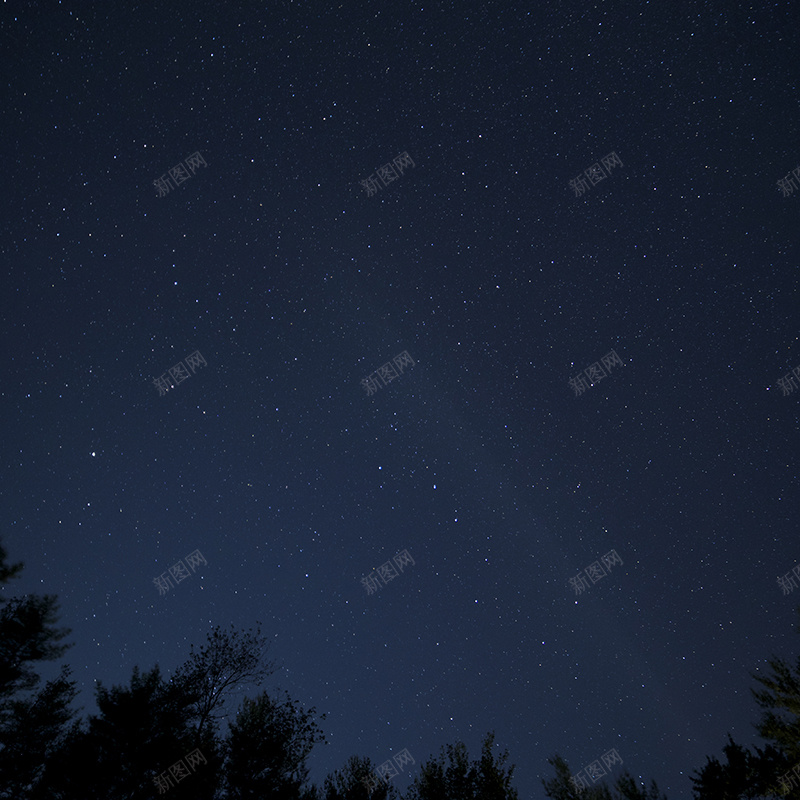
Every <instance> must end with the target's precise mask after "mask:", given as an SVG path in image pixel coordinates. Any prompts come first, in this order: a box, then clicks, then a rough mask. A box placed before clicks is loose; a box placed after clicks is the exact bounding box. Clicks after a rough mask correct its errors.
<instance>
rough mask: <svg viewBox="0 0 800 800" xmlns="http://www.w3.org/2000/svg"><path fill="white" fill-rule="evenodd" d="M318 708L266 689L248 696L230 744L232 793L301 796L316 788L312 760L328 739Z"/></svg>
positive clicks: (237, 797) (249, 799) (243, 799)
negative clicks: (316, 748) (276, 697)
mask: <svg viewBox="0 0 800 800" xmlns="http://www.w3.org/2000/svg"><path fill="white" fill-rule="evenodd" d="M314 711H315V710H314V709H313V708H312V709H310V710H308V711H304V710H303V709H302V708H301V707H300V705H299V704H298V703H296V702H294V701H292V700H291V699H289V698H288V697H287V698H286V700H285V701H284V702H282V703H278V702H276V701H275V700H273V699H272V698H270V697H269V695H267V693H266V692H261V693H259V694H258V695H257V696H256V698H255V699H253V700H251V699H249V698H245V700H244V701H243V702H242V707H241V709H240V710H239V713H238V714H237V715H236V720H235V721H234V722H233V723H232V724H231V726H230V734H229V736H228V739H227V742H226V744H225V754H226V762H225V770H224V771H225V788H226V797H228V798H230V800H267V798H270V800H300V798H302V797H303V796H304V793H305V792H306V791H307V790H309V789H310V787H308V786H307V778H308V767H307V766H306V760H307V758H308V756H309V754H310V753H311V749H312V748H313V746H314V745H315V744H316V743H317V742H321V741H324V737H323V736H322V734H321V732H320V729H319V727H318V726H317V723H316V722H315V721H314Z"/></svg>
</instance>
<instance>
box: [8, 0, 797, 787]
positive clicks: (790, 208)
mask: <svg viewBox="0 0 800 800" xmlns="http://www.w3.org/2000/svg"><path fill="white" fill-rule="evenodd" d="M734 5H735V4H733V3H730V2H723V1H722V0H715V1H714V2H687V1H686V0H670V2H668V3H655V2H619V1H617V0H615V1H614V2H604V3H597V4H587V3H585V2H578V1H577V0H559V2H552V1H551V0H543V1H542V2H536V3H533V4H523V3H494V2H488V3H487V2H485V1H482V2H473V0H463V1H462V2H451V3H447V2H444V3H443V2H436V0H434V2H432V3H430V4H428V3H421V2H400V1H399V0H398V1H396V2H388V3H377V2H376V3H355V4H352V3H345V4H342V5H337V4H335V3H334V4H328V3H315V4H312V3H307V2H287V1H286V0H278V2H275V3H270V4H263V7H262V4H259V3H236V2H233V3H230V2H227V3H218V2H217V3H208V2H205V0H200V1H198V0H193V2H191V3H188V2H180V1H179V0H173V1H172V2H168V3H158V4H156V3H152V4H149V3H145V4H134V5H133V7H131V6H130V4H127V3H103V4H99V3H98V4H89V3H85V4H70V3H63V2H62V3H31V2H29V3H20V4H18V3H10V2H6V3H4V5H3V6H2V21H0V52H2V65H3V80H2V83H3V95H2V100H3V102H2V103H0V120H1V122H2V124H1V125H0V137H2V150H3V180H2V191H0V199H1V200H0V201H1V202H2V207H1V209H0V210H2V215H1V218H0V254H1V255H2V265H3V282H4V285H3V290H2V292H1V293H0V320H1V321H2V332H3V336H2V344H0V351H1V352H2V362H1V364H0V419H2V427H3V435H2V440H3V443H2V450H0V453H2V460H1V461H0V464H1V465H2V480H1V481H0V503H1V504H2V506H1V507H2V511H3V517H2V518H3V526H2V530H0V536H1V537H2V543H3V544H4V546H5V547H6V548H7V550H8V553H9V559H10V560H11V561H12V562H16V561H19V560H22V561H23V562H24V563H25V570H24V571H23V573H22V577H21V579H19V580H16V581H12V582H11V583H10V584H9V585H7V586H6V587H5V589H4V590H3V592H4V594H5V596H13V595H20V594H24V593H26V592H36V593H40V594H44V593H52V594H56V595H58V598H59V601H60V608H61V617H60V624H61V625H64V626H68V627H70V628H72V633H71V635H70V637H69V638H68V639H67V641H70V642H73V643H74V647H72V648H71V649H70V650H68V651H67V653H66V654H65V656H64V658H63V661H64V662H65V663H68V664H70V665H71V666H72V668H73V678H74V679H75V680H77V685H78V689H79V690H80V696H79V701H80V708H82V715H85V714H87V713H92V712H94V711H95V710H96V708H95V705H94V686H95V682H96V681H97V680H100V681H102V682H103V683H104V684H105V685H107V686H109V685H111V684H127V683H129V681H130V677H131V671H132V669H133V667H134V666H135V665H139V666H140V667H142V668H143V669H146V668H150V667H152V666H153V665H154V664H155V663H158V664H159V665H160V666H161V668H162V670H163V671H164V672H165V673H167V674H169V673H171V672H172V671H173V670H174V669H175V668H176V667H177V666H178V665H180V664H181V663H183V662H184V661H185V660H186V659H187V658H188V655H189V646H190V644H192V643H193V644H194V645H195V646H196V647H197V646H201V645H203V644H204V643H205V640H206V634H207V633H208V632H209V631H210V630H211V629H212V628H213V626H215V625H223V626H224V627H226V628H229V627H230V624H231V623H233V624H234V625H235V626H237V627H238V628H241V629H247V628H251V627H254V626H255V625H256V624H257V623H258V622H260V623H261V626H262V630H263V632H264V633H265V634H266V635H267V636H268V637H269V638H270V639H271V640H272V641H273V645H272V651H271V655H272V657H273V658H274V659H275V660H276V661H277V662H278V666H279V669H278V671H277V672H276V673H275V675H274V676H273V677H272V678H271V679H270V681H271V683H270V684H269V686H268V687H267V688H268V689H270V690H272V689H279V690H281V691H282V690H286V691H288V692H289V694H290V695H291V696H292V697H293V698H295V699H297V700H299V701H300V702H302V703H303V704H304V705H306V706H316V708H317V710H318V712H319V713H323V712H325V713H327V715H328V716H327V719H326V720H325V721H324V723H323V724H322V728H323V730H324V732H325V734H326V737H327V739H328V743H327V744H325V745H319V746H317V748H316V749H315V750H314V753H313V754H312V757H311V761H310V765H311V777H312V779H314V780H315V781H317V782H321V781H322V779H323V778H324V776H325V775H326V774H327V773H328V772H330V771H332V770H334V769H336V768H339V767H341V766H342V765H343V763H344V761H345V760H346V759H347V758H348V757H349V756H350V755H353V754H359V755H362V756H369V757H370V758H371V759H372V761H373V763H375V764H380V763H382V762H384V761H386V760H387V759H390V758H392V757H393V756H394V755H396V754H397V753H399V752H400V751H401V750H403V749H408V751H409V752H410V754H411V755H412V756H413V757H414V758H415V760H416V762H417V764H416V766H412V767H410V768H409V769H407V770H406V771H405V772H404V773H402V774H401V775H400V776H399V777H397V778H395V780H394V783H395V785H396V786H397V787H398V788H399V789H401V790H403V789H405V787H406V786H408V784H409V782H410V780H411V779H412V778H413V776H414V774H415V771H417V770H418V769H419V763H420V762H421V761H424V760H426V759H427V758H428V757H429V756H431V755H433V754H436V753H438V751H439V748H440V747H441V746H442V745H444V744H446V743H451V742H455V741H456V740H458V739H461V740H463V741H464V742H465V743H466V744H467V746H468V747H469V749H470V753H471V755H472V756H477V754H478V750H479V745H480V741H481V740H482V738H483V736H484V734H485V733H486V732H487V731H489V730H492V729H494V730H496V732H497V739H498V743H499V744H500V746H502V747H507V748H508V750H509V752H510V760H511V761H513V762H515V763H516V764H517V771H516V775H515V781H514V785H515V786H516V787H517V788H518V789H519V791H520V796H521V798H524V800H528V798H531V799H533V798H536V799H537V800H538V798H542V797H544V792H543V789H542V787H541V778H543V777H544V778H551V777H553V774H554V773H553V770H552V768H551V767H550V766H549V765H548V764H547V758H548V757H550V756H552V755H554V754H555V753H556V752H558V753H560V754H561V755H563V756H564V757H565V758H566V759H567V761H568V762H569V765H570V767H571V768H572V770H573V772H577V771H578V770H579V769H581V768H582V767H584V766H585V765H587V764H588V763H589V762H592V761H594V760H596V759H599V758H600V757H601V756H602V754H604V753H606V752H607V751H609V750H611V749H612V748H614V749H616V750H617V751H618V753H619V755H620V756H621V758H622V759H623V762H624V768H627V769H628V770H630V771H631V773H633V774H634V775H635V776H637V777H638V776H641V777H642V778H643V779H646V780H647V781H648V782H649V780H650V779H653V778H654V779H655V780H656V781H657V782H658V783H659V786H660V788H661V789H662V790H664V791H665V792H666V793H667V794H668V795H669V797H670V800H675V799H676V798H686V797H689V795H690V781H689V777H688V776H689V774H690V773H691V772H692V771H693V770H694V769H697V768H700V767H702V766H703V764H704V763H705V756H706V755H719V754H721V748H722V746H723V745H724V744H725V736H726V733H727V732H728V731H730V732H731V733H732V734H733V737H734V739H736V740H737V741H740V742H741V743H743V744H748V745H749V744H753V743H760V740H758V739H757V738H756V737H755V733H754V731H753V728H752V723H753V722H755V721H756V720H757V719H758V716H759V714H758V709H757V707H756V705H755V703H754V701H753V700H752V699H751V695H750V687H752V686H754V685H755V684H754V681H753V680H752V678H751V677H750V672H752V671H756V670H758V669H759V668H760V669H761V670H763V669H764V665H765V661H766V659H767V657H769V656H770V655H778V656H782V657H788V658H792V659H793V658H794V656H795V655H796V653H797V634H796V633H795V631H794V628H795V622H796V612H795V608H796V606H797V604H798V601H800V590H796V592H795V593H794V594H791V595H785V594H784V593H783V592H782V590H781V588H780V587H779V585H778V583H777V577H778V576H780V575H784V574H785V573H787V572H790V571H791V570H792V569H793V567H794V566H795V565H796V564H797V563H798V561H800V549H798V544H797V543H798V533H797V520H798V510H800V508H799V506H800V492H798V488H797V479H798V447H797V445H798V435H797V427H798V417H799V416H800V415H799V414H798V402H799V401H800V388H798V389H794V390H793V391H792V392H791V393H788V394H787V392H786V391H785V390H782V389H781V387H780V386H779V384H778V381H779V379H781V378H782V377H783V376H785V375H786V374H787V373H790V372H791V370H792V369H794V368H795V367H797V366H798V365H800V335H799V334H798V325H797V322H798V318H799V317H800V314H798V308H800V291H798V278H797V269H798V266H797V265H798V242H800V237H798V233H797V231H798V214H799V213H800V207H799V206H798V203H800V188H797V187H800V183H798V181H797V180H796V179H793V180H794V183H793V184H792V185H790V191H781V189H780V188H779V186H778V181H779V180H781V179H783V178H784V177H786V176H787V175H788V176H789V178H791V172H792V170H794V169H795V168H796V167H798V165H799V164H800V136H799V135H798V134H799V133H800V130H799V128H800V126H799V125H798V79H799V78H800V66H799V64H798V53H799V52H800V47H799V45H800V41H798V40H799V39H800V34H799V31H800V26H798V21H800V18H798V16H797V7H796V4H794V3H791V2H783V1H781V2H771V3H768V4H752V5H753V7H752V8H750V7H748V6H749V5H750V4H739V7H738V8H734V7H733V6H734ZM404 154H405V156H407V157H408V160H405V156H404ZM612 154H615V155H616V160H617V161H618V162H619V163H614V164H613V166H612V168H611V169H610V170H605V171H604V172H605V174H604V175H603V179H601V180H597V182H596V183H595V182H594V179H595V178H596V177H597V176H598V173H596V172H594V171H592V170H591V169H590V168H591V167H592V166H593V165H595V164H599V165H600V166H601V167H602V165H603V161H602V160H603V159H604V158H606V157H607V156H611V155H612ZM197 155H199V156H200V157H201V159H202V161H203V162H205V163H204V164H203V163H201V162H200V161H198V160H197ZM193 158H194V161H192V159H193ZM396 158H400V162H401V167H400V168H399V169H397V170H396V171H395V175H396V176H397V177H396V179H394V180H387V181H386V185H384V183H383V182H381V181H379V180H378V179H377V177H375V176H376V175H377V174H378V172H379V171H381V169H382V167H384V166H387V165H389V166H390V165H391V164H392V163H393V162H394V160H395V159H396ZM409 161H413V165H412V164H411V163H409ZM188 162H192V163H191V164H189V163H188ZM181 164H183V167H181V166H180V165H181ZM403 164H404V166H403ZM176 167H179V169H178V170H176V172H175V175H177V178H176V179H173V180H171V181H170V182H169V185H168V189H169V191H163V190H162V191H161V192H159V189H158V187H157V182H158V180H159V179H161V178H162V177H163V178H164V179H165V180H166V179H168V178H169V176H170V170H174V169H175V168H176ZM190 167H192V169H190ZM181 170H183V171H181ZM387 171H388V166H387ZM587 171H588V173H587ZM383 174H386V173H385V172H384V173H383ZM389 177H390V178H391V177H393V176H391V175H389ZM370 178H372V181H373V182H370V180H369V179H370ZM579 178H581V181H580V182H579V183H574V184H573V186H574V187H576V188H573V186H571V185H570V181H577V179H579ZM590 178H591V179H592V180H590ZM176 181H177V182H176ZM361 181H366V183H365V184H364V185H362V183H361ZM154 182H155V183H154ZM376 186H377V187H379V188H375V187H376ZM792 187H794V188H792ZM159 195H161V196H159ZM403 353H406V354H407V355H408V356H409V357H410V359H412V360H413V364H412V363H410V361H408V360H406V362H405V364H404V365H403V367H402V371H400V369H397V370H396V373H397V377H396V378H394V379H393V380H390V381H389V382H388V383H387V385H384V384H383V382H381V381H380V380H379V376H378V375H376V374H375V373H377V372H378V371H379V370H380V369H381V367H383V365H386V364H387V363H394V359H395V357H398V356H400V354H403ZM611 353H614V354H616V356H617V357H618V360H619V361H620V362H621V365H620V364H619V363H615V364H613V366H612V369H611V370H606V373H607V374H606V375H605V377H603V378H602V380H599V381H597V382H596V383H594V384H593V385H590V384H589V382H588V381H586V382H585V383H584V384H583V386H582V388H580V389H579V390H573V388H572V387H571V386H570V381H571V380H572V379H575V378H576V377H577V376H579V374H581V373H583V375H584V380H585V376H586V373H585V372H584V370H586V369H588V368H590V367H591V366H592V365H595V364H599V365H600V366H602V364H603V358H604V357H605V356H608V355H609V354H611ZM192 354H195V364H194V367H195V368H194V370H192V369H188V371H186V372H181V371H180V369H179V370H177V371H176V375H177V379H176V380H172V381H170V380H169V370H171V369H173V368H175V367H176V366H177V367H181V365H183V366H184V367H188V365H187V360H186V359H187V356H190V357H191V356H192ZM196 354H199V355H200V356H202V359H203V360H204V361H205V362H206V363H205V364H202V363H199V362H197V360H196ZM190 360H191V359H190ZM165 373H166V379H167V382H168V383H171V384H172V386H171V387H170V388H169V390H168V391H166V392H163V391H162V392H159V390H158V388H157V381H158V379H159V378H160V376H164V375H165ZM185 376H188V377H185ZM370 376H371V378H370ZM390 377H391V376H390ZM364 379H369V382H368V383H367V384H366V387H371V391H368V389H367V388H365V385H362V380H364ZM374 381H377V382H378V384H379V385H380V388H378V389H375V388H374V386H375V385H376V384H375V383H373V382H374ZM795 385H798V384H797V382H796V381H795ZM577 391H579V392H580V393H576V392H577ZM196 551H199V552H200V554H202V556H203V558H204V559H205V561H206V562H207V563H206V564H202V563H200V564H199V566H198V565H196V564H195V568H196V569H195V571H191V570H190V571H189V577H186V578H185V579H182V580H180V581H179V582H177V583H175V582H173V586H172V588H171V589H170V590H169V591H166V592H163V593H160V592H159V589H158V588H157V586H156V585H155V582H154V580H155V579H156V578H158V576H160V575H162V574H164V573H167V576H169V570H170V568H171V567H174V565H176V564H177V563H178V562H180V561H181V560H183V562H184V564H186V563H187V562H186V556H187V555H189V554H192V553H195V552H196ZM403 551H407V554H408V555H409V556H410V557H411V558H412V559H413V564H412V563H410V561H406V563H405V564H403V568H402V572H401V571H400V570H399V569H398V570H397V572H398V574H397V577H395V578H394V579H393V580H391V581H389V582H388V583H386V584H385V585H384V584H381V585H380V588H378V589H377V590H375V591H372V593H369V592H368V591H367V589H366V588H365V586H364V585H363V584H362V578H366V577H367V576H369V575H370V574H371V573H373V572H374V571H376V570H378V569H379V568H380V566H381V565H383V564H386V562H390V561H392V559H393V558H394V557H395V556H396V555H398V554H400V553H403ZM611 551H615V552H616V554H617V556H618V558H619V560H620V561H621V562H622V563H621V564H620V563H615V564H614V565H613V567H612V569H611V571H610V572H609V573H608V574H607V575H606V576H605V577H602V578H601V579H599V580H598V581H597V582H596V583H592V582H591V581H588V582H584V586H585V587H586V586H588V588H584V590H583V591H582V592H581V593H580V594H576V591H575V590H574V589H573V588H572V587H571V586H570V579H571V578H574V577H575V576H577V575H578V573H581V572H582V573H583V574H586V568H587V567H590V565H592V564H594V563H595V562H600V564H602V559H603V556H604V555H607V554H609V553H610V552H611ZM58 666H59V664H58V663H54V664H49V665H47V666H46V667H45V668H44V669H42V670H41V674H42V675H43V677H45V678H47V677H51V676H53V675H55V674H56V673H57V671H58ZM621 769H622V768H621V767H618V768H617V770H616V773H615V775H614V776H616V774H618V773H619V772H621Z"/></svg>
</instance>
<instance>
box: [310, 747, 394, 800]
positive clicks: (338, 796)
mask: <svg viewBox="0 0 800 800" xmlns="http://www.w3.org/2000/svg"><path fill="white" fill-rule="evenodd" d="M374 772H375V767H374V766H373V765H372V762H371V761H370V759H368V758H359V757H358V756H351V757H350V758H349V759H348V760H347V762H346V763H345V765H344V768H343V769H341V770H335V771H334V772H333V773H332V774H330V775H328V777H327V778H325V783H324V784H323V790H322V800H394V799H395V798H396V797H397V791H396V790H395V788H394V787H393V786H392V785H391V784H389V783H385V782H383V781H378V782H377V784H376V785H375V786H374V788H372V789H371V790H370V784H371V783H372V782H371V781H370V780H369V779H370V778H371V777H372V778H374ZM365 781H366V782H365Z"/></svg>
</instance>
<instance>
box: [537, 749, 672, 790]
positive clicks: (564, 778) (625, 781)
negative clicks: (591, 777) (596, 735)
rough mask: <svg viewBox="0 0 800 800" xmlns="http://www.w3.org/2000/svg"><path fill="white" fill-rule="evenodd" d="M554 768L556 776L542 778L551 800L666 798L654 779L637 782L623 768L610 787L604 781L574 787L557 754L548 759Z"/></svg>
mask: <svg viewBox="0 0 800 800" xmlns="http://www.w3.org/2000/svg"><path fill="white" fill-rule="evenodd" d="M548 763H549V764H551V765H552V766H553V767H554V768H555V772H556V776H555V778H553V779H552V780H549V781H548V780H542V784H543V785H544V791H545V794H546V795H547V797H551V798H553V800H578V798H581V800H667V797H666V795H664V794H662V793H661V792H660V791H659V789H658V786H657V785H656V782H655V781H651V783H650V786H649V787H646V786H645V785H644V784H641V785H640V784H638V783H637V782H636V780H635V779H634V777H633V776H632V775H631V774H630V773H629V772H628V771H627V770H625V771H624V772H623V773H622V774H621V775H620V776H619V777H617V779H616V780H615V781H614V783H613V785H612V786H611V788H609V787H608V786H607V785H606V784H605V783H604V782H603V783H599V784H597V785H596V786H589V787H588V788H586V787H584V788H576V786H575V784H573V783H572V782H571V781H570V778H571V777H572V774H571V773H570V770H569V765H568V764H567V762H566V761H565V760H564V759H563V758H562V757H561V756H559V755H556V756H555V757H553V758H549V759H548Z"/></svg>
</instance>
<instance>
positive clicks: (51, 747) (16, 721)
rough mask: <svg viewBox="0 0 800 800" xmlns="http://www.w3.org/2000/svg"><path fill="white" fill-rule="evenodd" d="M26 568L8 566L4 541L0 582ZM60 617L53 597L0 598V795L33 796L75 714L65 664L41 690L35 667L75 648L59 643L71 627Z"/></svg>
mask: <svg viewBox="0 0 800 800" xmlns="http://www.w3.org/2000/svg"><path fill="white" fill-rule="evenodd" d="M22 568H23V564H21V563H17V564H14V565H9V563H8V554H7V552H6V550H5V548H4V547H3V546H2V545H0V584H5V583H7V582H8V581H9V580H11V579H12V578H15V577H18V576H19V574H20V572H21V571H22ZM57 620H58V603H57V598H56V597H55V595H44V596H40V595H25V596H24V597H12V598H10V599H7V598H5V597H2V596H0V798H14V800H25V799H26V798H28V797H29V793H30V791H31V788H32V787H33V785H34V784H35V783H36V782H37V780H38V779H39V778H40V776H41V773H42V770H43V769H44V763H45V761H46V760H47V759H48V758H49V757H50V756H51V754H52V753H53V752H54V751H55V750H56V749H57V748H58V747H59V746H60V744H61V742H62V741H63V738H64V737H65V736H66V733H67V725H68V723H69V721H70V719H71V718H72V717H73V716H74V712H73V711H72V710H71V708H70V706H71V703H72V701H73V699H74V698H75V695H76V691H75V684H74V682H73V681H70V680H69V674H70V672H69V669H68V668H67V667H62V669H61V672H60V674H59V676H58V677H57V678H56V679H55V680H51V681H48V682H47V683H46V684H45V686H44V687H42V688H40V689H37V687H38V685H39V682H40V678H39V675H38V674H37V673H36V670H35V665H36V664H37V663H38V662H40V661H54V660H56V659H58V658H60V657H61V656H62V655H63V653H64V652H65V651H66V650H67V649H68V647H70V646H71V645H66V644H63V645H62V644H58V643H59V642H60V641H61V640H62V639H64V638H65V637H66V636H67V635H68V634H69V633H70V631H69V629H67V628H61V629H58V628H56V627H54V626H55V624H56V622H57Z"/></svg>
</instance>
